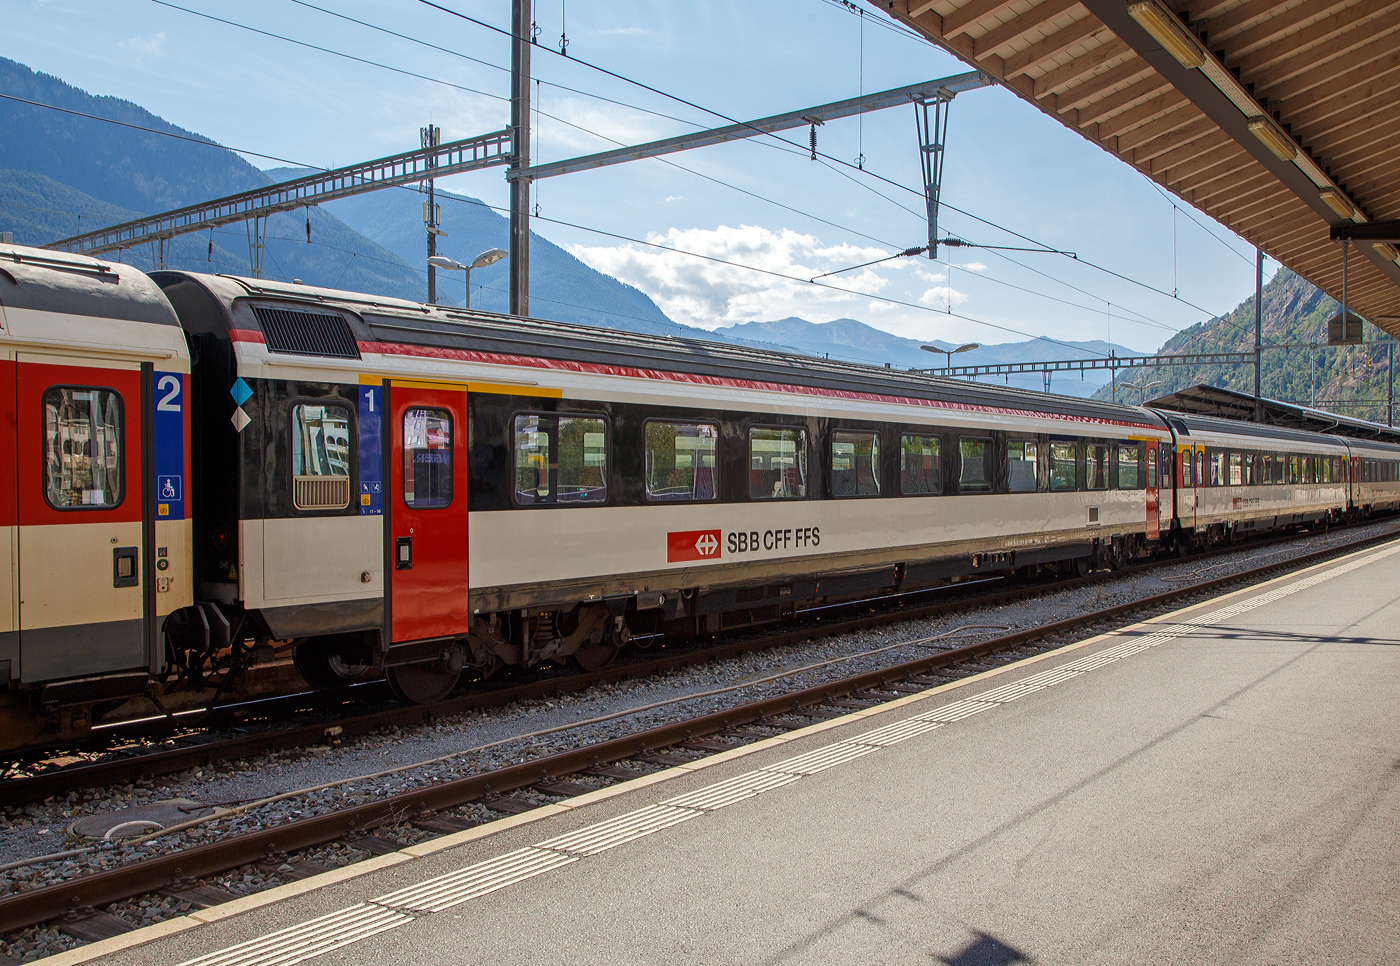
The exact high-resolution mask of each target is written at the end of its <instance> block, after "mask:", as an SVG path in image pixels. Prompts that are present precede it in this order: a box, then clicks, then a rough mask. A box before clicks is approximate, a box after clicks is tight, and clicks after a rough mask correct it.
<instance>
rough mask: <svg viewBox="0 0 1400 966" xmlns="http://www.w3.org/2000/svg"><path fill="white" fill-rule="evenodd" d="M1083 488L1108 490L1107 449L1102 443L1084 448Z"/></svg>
mask: <svg viewBox="0 0 1400 966" xmlns="http://www.w3.org/2000/svg"><path fill="white" fill-rule="evenodd" d="M1084 488H1085V489H1086V490H1106V489H1108V447H1107V446H1105V445H1103V444H1102V443H1090V444H1089V445H1087V446H1085V447H1084Z"/></svg>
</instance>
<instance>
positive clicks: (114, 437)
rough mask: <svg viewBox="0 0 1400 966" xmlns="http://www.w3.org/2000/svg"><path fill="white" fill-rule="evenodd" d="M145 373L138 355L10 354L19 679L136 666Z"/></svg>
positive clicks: (143, 553) (140, 622)
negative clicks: (12, 356) (129, 357)
mask: <svg viewBox="0 0 1400 966" xmlns="http://www.w3.org/2000/svg"><path fill="white" fill-rule="evenodd" d="M146 381H149V376H146V377H145V378H144V379H143V372H142V366H141V364H140V363H139V362H120V361H112V360H105V359H95V358H93V359H89V358H77V357H66V356H59V355H48V354H44V355H39V354H30V353H20V354H19V355H18V356H17V357H16V384H15V386H16V407H15V412H16V417H17V422H16V442H17V444H18V453H17V460H16V466H17V469H18V472H17V474H16V482H17V490H18V500H17V510H18V514H17V522H18V535H19V650H20V669H21V680H22V681H23V682H25V683H30V682H37V681H46V680H53V679H57V678H76V677H84V676H88V675H96V674H106V673H111V672H113V671H123V670H136V669H139V668H142V667H143V666H144V665H146V664H147V661H148V655H147V624H148V622H149V621H150V619H151V618H150V615H149V613H148V608H147V603H148V602H147V600H146V598H147V596H148V595H152V594H153V593H154V591H153V590H152V589H151V588H149V587H148V586H147V585H148V584H149V583H150V581H149V580H148V579H147V570H148V564H149V562H148V560H147V557H148V556H149V547H148V546H147V544H148V543H149V540H148V539H147V533H146V526H145V516H146V515H147V514H146V513H145V512H144V508H145V504H146V502H147V501H146V499H145V497H146V495H147V494H146V488H145V486H144V485H143V484H144V479H145V472H144V467H143V463H144V457H145V455H146V454H145V450H144V445H143V444H144V438H145V436H146V426H147V416H148V414H147V413H146V412H144V410H145V408H146V407H145V406H144V405H143V402H144V396H145V393H144V392H143V388H144V386H143V383H144V382H146ZM153 599H154V598H153V597H152V600H153Z"/></svg>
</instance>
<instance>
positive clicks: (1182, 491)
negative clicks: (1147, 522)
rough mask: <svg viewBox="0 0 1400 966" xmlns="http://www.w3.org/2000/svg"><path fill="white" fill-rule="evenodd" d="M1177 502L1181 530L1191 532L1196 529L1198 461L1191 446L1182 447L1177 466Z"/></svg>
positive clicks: (1177, 516)
mask: <svg viewBox="0 0 1400 966" xmlns="http://www.w3.org/2000/svg"><path fill="white" fill-rule="evenodd" d="M1176 474H1177V475H1176V479H1177V489H1176V492H1177V501H1176V518H1177V519H1178V520H1180V521H1181V529H1182V530H1183V531H1186V532H1188V533H1189V532H1191V531H1193V530H1195V528H1196V483H1197V482H1198V481H1197V479H1196V460H1195V457H1194V456H1193V455H1192V451H1191V447H1190V446H1183V447H1181V452H1180V453H1179V454H1178V460H1177V466H1176Z"/></svg>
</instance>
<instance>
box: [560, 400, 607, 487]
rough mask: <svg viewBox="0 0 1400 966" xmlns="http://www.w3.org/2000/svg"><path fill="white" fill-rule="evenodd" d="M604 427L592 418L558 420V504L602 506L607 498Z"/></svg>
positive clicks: (568, 417) (573, 417)
mask: <svg viewBox="0 0 1400 966" xmlns="http://www.w3.org/2000/svg"><path fill="white" fill-rule="evenodd" d="M607 441H608V432H607V425H606V424H605V423H604V422H603V421H602V420H601V419H598V418H597V417H595V416H560V417H559V479H558V483H557V485H556V486H555V488H554V497H555V500H556V501H557V502H559V503H602V502H603V501H605V500H606V499H607V498H608V449H607Z"/></svg>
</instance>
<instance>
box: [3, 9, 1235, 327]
mask: <svg viewBox="0 0 1400 966" xmlns="http://www.w3.org/2000/svg"><path fill="white" fill-rule="evenodd" d="M153 2H156V3H159V4H161V5H164V6H168V7H172V8H174V9H179V10H185V8H182V7H177V6H175V5H174V4H170V3H167V2H166V0H153ZM420 2H425V3H426V2H427V0H420ZM428 5H429V6H434V7H438V6H439V5H437V4H432V3H428ZM186 12H191V13H195V14H196V15H198V16H208V15H206V14H200V13H198V12H197V11H186ZM461 16H463V17H464V18H465V19H469V20H473V22H479V21H475V20H474V18H469V17H465V15H461ZM210 19H214V20H218V21H220V22H223V23H226V24H228V25H231V26H236V27H242V26H244V25H241V24H237V23H234V22H232V21H227V20H223V19H222V18H217V17H211V18H210ZM487 26H489V25H487ZM245 29H250V30H254V31H255V32H259V33H266V32H265V31H257V30H256V28H245ZM491 29H494V30H498V31H499V28H494V27H493V28H491ZM507 35H508V34H507ZM271 36H276V35H271ZM278 39H284V40H288V41H289V42H291V43H302V42H300V41H295V40H290V39H289V38H281V37H278ZM317 49H322V50H326V51H327V52H328V53H332V54H335V53H337V52H335V51H330V50H328V49H327V48H317ZM347 56H349V55H347ZM351 59H355V60H360V61H362V62H365V63H371V64H372V63H373V62H369V61H364V60H363V59H362V58H353V57H352V58H351ZM576 62H578V63H584V64H587V62H586V61H576ZM375 66H385V65H377V64H376V65H375ZM588 66H593V65H588ZM387 69H390V70H397V68H387ZM598 69H599V70H603V71H604V72H605V73H612V72H610V71H607V70H606V69H605V68H598ZM617 76H621V75H617ZM642 86H647V85H642ZM648 89H653V88H649V87H648ZM468 90H470V89H468ZM476 93H480V92H476ZM487 96H493V95H487ZM667 96H672V95H667ZM0 97H6V98H8V99H11V100H15V101H20V102H22V103H26V104H31V105H33V106H38V107H45V108H50V109H53V110H58V111H61V112H63V113H68V114H73V115H76V116H81V117H85V118H89V119H92V120H98V121H106V122H109V123H114V124H118V125H120V126H123V127H128V128H133V129H136V130H144V131H149V132H150V133H155V134H161V135H166V136H170V137H175V138H179V139H181V140H186V141H190V142H192V143H196V144H207V145H209V146H212V147H219V148H223V149H225V150H233V151H236V152H237V153H240V154H247V155H250V156H253V157H261V158H265V159H268V160H273V161H279V162H281V163H284V164H290V165H295V166H304V167H312V168H314V167H316V166H313V165H305V164H303V163H301V162H296V161H292V160H290V159H286V158H281V157H277V156H274V155H267V154H263V153H260V152H256V151H249V150H245V149H239V148H227V147H226V146H224V145H219V144H217V143H216V142H213V141H210V140H205V139H200V138H194V137H187V136H183V135H178V134H174V133H173V132H168V131H160V130H157V129H153V128H148V127H144V126H141V125H134V124H130V123H127V122H123V121H117V120H115V119H112V118H104V117H101V116H98V115H92V114H86V113H84V112H80V111H72V110H70V109H66V108H60V107H57V106H55V105H49V104H43V103H41V102H37V101H30V100H28V99H25V98H18V97H14V96H13V95H4V94H0ZM680 100H682V102H683V103H687V104H690V103H691V102H689V101H684V99H680ZM700 109H702V110H706V109H704V108H700ZM710 113H715V114H716V116H719V117H722V118H726V119H729V118H727V115H723V114H719V113H718V112H710ZM552 119H554V120H560V121H561V123H564V124H567V125H568V126H570V127H574V128H576V129H579V130H584V129H583V128H580V127H579V126H578V125H574V124H572V123H570V122H568V121H564V120H562V119H560V118H552ZM730 120H732V119H730ZM735 123H743V122H735ZM589 133H596V132H589ZM759 133H763V134H768V132H759ZM604 140H608V141H612V143H614V144H617V143H620V142H617V141H614V140H613V139H611V138H604ZM776 140H778V141H779V142H781V143H782V144H784V145H789V146H790V147H795V145H793V144H792V142H789V141H787V140H786V139H784V138H776ZM821 156H822V157H823V158H824V159H825V160H828V161H833V162H835V163H837V164H841V165H845V166H847V167H851V166H850V165H847V164H846V162H842V161H840V159H836V158H831V157H830V156H827V155H824V154H823V155H821ZM659 160H662V161H663V163H667V164H671V165H672V166H673V167H676V168H678V169H680V170H683V171H687V172H688V173H691V174H695V175H697V176H699V177H703V178H706V179H707V180H710V181H713V182H715V183H717V184H721V185H725V186H726V187H730V188H732V189H733V190H737V191H741V192H743V193H744V194H746V195H749V196H751V197H754V198H756V199H760V200H763V201H766V202H768V203H771V204H775V205H777V206H779V207H782V208H785V209H786V210H789V211H792V212H794V213H796V214H801V215H803V216H805V217H809V218H813V219H814V220H817V221H819V222H822V223H824V224H828V225H831V226H832V227H835V228H838V229H839V230H843V231H851V232H852V233H854V234H858V235H860V236H861V237H864V238H867V239H868V240H871V241H876V242H877V243H879V244H884V245H886V246H887V247H891V248H896V247H898V246H896V245H894V244H892V243H890V242H888V241H884V240H881V239H876V238H874V237H872V236H869V235H866V234H865V233H862V232H858V231H855V230H854V229H849V228H847V227H846V226H841V225H837V224H836V223H834V222H831V221H829V220H827V219H823V218H820V217H819V216H815V215H812V214H811V213H810V212H805V211H802V210H800V209H796V208H792V207H791V206H787V205H783V204H782V203H780V202H776V201H774V200H773V199H769V198H766V197H764V196H762V195H757V194H755V193H753V192H749V191H746V190H745V189H741V188H738V187H737V186H734V185H730V184H728V183H727V182H724V181H722V180H720V179H717V178H713V177H712V176H709V175H703V174H700V173H699V172H695V171H692V170H691V169H688V168H685V167H684V166H683V165H679V164H676V163H675V162H672V161H669V160H666V159H659ZM862 173H865V174H869V175H873V176H874V177H876V178H878V179H879V180H882V181H885V182H887V183H889V184H891V185H893V186H895V187H899V188H903V189H904V190H906V191H910V192H911V193H917V192H913V189H910V188H908V187H907V186H904V185H901V184H899V183H898V182H895V181H892V180H890V179H888V178H884V177H883V176H880V175H878V174H873V173H872V172H870V171H869V169H864V170H863V171H862ZM851 180H855V179H851ZM877 193H878V192H877ZM882 197H885V196H883V195H882ZM888 200H892V199H888ZM901 207H903V206H901ZM947 207H949V208H950V209H951V210H953V211H957V212H959V213H960V214H964V215H967V216H968V217H971V218H973V219H975V220H977V221H980V222H983V223H984V224H988V225H990V226H992V227H995V228H997V229H998V230H1002V231H1006V232H1008V233H1010V234H1013V235H1015V236H1016V237H1019V238H1023V239H1025V240H1027V241H1031V242H1032V243H1034V244H1038V245H1042V246H1043V248H1044V249H1045V250H1047V251H1057V250H1055V249H1053V248H1051V247H1050V246H1044V245H1043V243H1041V242H1038V241H1036V240H1035V239H1031V238H1029V237H1028V236H1025V235H1021V234H1020V233H1018V232H1015V231H1014V230H1012V229H1008V228H1005V227H1004V226H1001V225H998V224H996V223H995V222H991V221H989V220H987V219H984V218H981V217H980V216H977V215H973V214H971V213H970V212H966V211H963V210H962V209H960V208H957V207H956V206H954V205H948V206H947ZM905 210H909V209H907V208H906V209H905ZM911 213H912V212H911ZM584 230H588V229H584ZM1076 260H1079V259H1077V258H1076ZM1012 261H1013V262H1014V260H1012ZM1079 261H1082V263H1083V264H1087V265H1090V266H1091V267H1094V268H1098V269H1099V270H1100V271H1106V272H1108V273H1109V274H1112V275H1114V276H1115V277H1118V278H1120V279H1123V280H1125V281H1129V282H1132V283H1134V284H1138V285H1142V286H1143V287H1145V288H1148V289H1150V290H1152V291H1156V292H1158V293H1159V294H1165V293H1161V292H1160V290H1158V289H1155V288H1153V287H1152V286H1147V285H1146V284H1145V283H1141V282H1138V281H1137V280H1135V279H1131V278H1128V277H1127V276H1124V275H1121V274H1119V273H1116V272H1113V271H1112V270H1109V269H1105V268H1103V267H1101V266H1097V265H1095V264H1094V263H1092V262H1087V261H1083V260H1079ZM735 264H737V263H735ZM1017 264H1019V263H1017ZM342 274H343V273H342ZM1047 277H1048V276H1047ZM992 280H993V281H999V280H995V279H992ZM1057 281H1058V280H1057ZM1004 284H1009V283H1004ZM1012 287H1015V288H1019V289H1020V290H1021V291H1025V292H1027V293H1028V294H1032V295H1037V296H1044V293H1037V292H1034V291H1032V290H1028V289H1024V288H1020V287H1019V286H1012ZM856 294H861V295H864V294H868V293H856ZM1085 294H1089V293H1085ZM950 295H951V293H950ZM1044 297H1047V298H1050V299H1052V300H1054V301H1060V302H1064V300H1061V299H1054V297H1053V296H1044ZM883 300H885V301H890V302H892V304H902V305H908V306H910V307H914V308H918V309H927V307H926V306H921V305H915V304H914V303H908V302H903V301H902V300H891V299H883ZM1066 304H1073V303H1066ZM1185 304H1188V305H1189V304H1191V303H1189V302H1188V303H1185ZM1081 307H1082V306H1081ZM1192 307H1194V308H1197V309H1198V310H1199V311H1202V312H1208V310H1206V309H1203V308H1201V307H1199V306H1192ZM949 309H950V310H951V305H949ZM949 314H951V312H950V313H949ZM1134 314H1135V315H1139V316H1140V315H1141V313H1137V312H1134ZM959 317H963V316H959ZM963 318H967V317H963ZM971 321H978V322H979V323H980V324H986V325H992V323H985V322H981V321H980V320H971ZM1155 324H1157V325H1161V323H1155ZM1162 327H1163V328H1166V329H1169V330H1171V331H1176V330H1174V329H1171V327H1169V326H1162ZM998 328H1002V329H1003V330H1005V331H1009V332H1013V333H1015V334H1020V335H1027V337H1030V338H1043V337H1035V336H1029V335H1028V334H1027V333H1022V332H1020V331H1019V330H1014V329H1009V328H1007V327H1004V326H999V327H998ZM1050 341H1056V342H1058V340H1050ZM1058 344H1062V345H1068V344H1067V343H1058Z"/></svg>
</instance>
